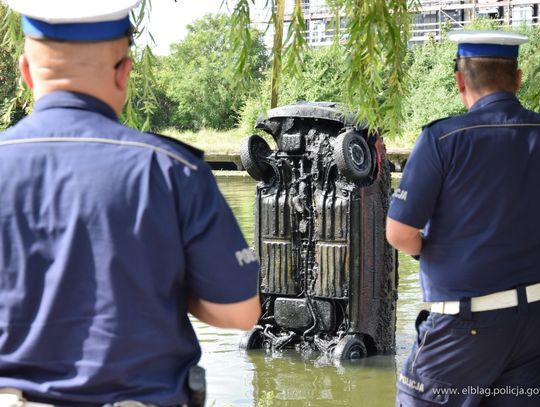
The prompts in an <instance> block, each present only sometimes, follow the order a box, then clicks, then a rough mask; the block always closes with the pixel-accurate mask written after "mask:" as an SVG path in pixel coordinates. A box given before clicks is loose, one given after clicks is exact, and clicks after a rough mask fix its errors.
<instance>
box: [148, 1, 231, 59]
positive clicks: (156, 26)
mask: <svg viewBox="0 0 540 407" xmlns="http://www.w3.org/2000/svg"><path fill="white" fill-rule="evenodd" d="M221 3H222V0H177V2H176V3H175V2H174V0H153V1H152V13H151V15H150V32H151V33H152V35H153V36H154V40H155V42H156V48H154V53H155V54H157V55H166V54H168V53H169V46H170V44H173V43H175V42H178V41H180V40H181V39H182V38H184V36H185V35H186V33H187V31H186V25H188V24H189V23H191V22H193V21H194V20H196V19H198V18H200V17H202V16H203V15H205V14H206V13H217V12H218V11H220V5H221ZM230 3H232V2H230ZM221 11H222V12H227V9H226V5H224V6H223V10H221Z"/></svg>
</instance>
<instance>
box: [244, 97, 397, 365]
mask: <svg viewBox="0 0 540 407" xmlns="http://www.w3.org/2000/svg"><path fill="white" fill-rule="evenodd" d="M356 123H357V120H356V115H355V114H347V113H346V112H345V111H343V110H342V109H341V108H340V106H339V105H337V104H335V103H299V104H294V105H289V106H284V107H279V108H275V109H272V110H270V111H269V112H268V116H267V117H266V118H260V119H259V120H258V121H257V125H256V127H257V128H258V129H261V130H263V131H265V132H266V133H268V134H270V135H271V136H272V137H273V139H274V140H275V142H276V145H277V148H276V149H274V150H273V149H271V148H270V146H269V145H268V143H267V142H266V141H265V140H264V139H263V138H262V137H260V136H258V135H253V136H251V137H249V138H247V139H245V140H244V142H243V144H242V147H241V159H242V164H243V166H244V168H245V169H246V170H247V172H248V173H249V174H250V175H251V176H252V177H253V178H254V179H256V180H257V181H259V182H258V184H257V192H256V197H255V228H254V236H255V237H254V240H255V242H254V243H255V252H256V254H257V256H258V257H259V260H260V262H261V274H260V294H261V299H262V307H263V314H262V316H261V318H260V320H259V324H258V325H257V326H256V327H255V328H254V329H253V330H252V331H250V332H249V333H247V335H245V336H244V338H243V339H242V342H241V344H240V346H241V347H242V348H244V349H254V348H267V349H269V348H272V349H281V348H284V347H287V348H290V347H294V348H296V349H298V350H318V351H321V352H326V353H330V354H332V355H333V356H334V357H335V358H337V359H357V358H361V357H364V356H367V355H370V354H375V353H387V352H392V351H393V350H394V344H395V318H396V313H395V306H396V298H397V258H396V253H395V252H394V250H393V249H392V248H391V247H390V246H389V244H388V243H387V242H386V239H385V218H386V213H387V210H388V203H389V197H390V190H391V186H390V183H391V179H390V170H389V162H388V161H387V159H386V156H385V147H384V144H383V142H382V139H381V137H380V136H379V134H378V133H377V132H372V133H370V132H368V129H367V128H366V127H365V126H362V125H360V126H359V125H357V124H356Z"/></svg>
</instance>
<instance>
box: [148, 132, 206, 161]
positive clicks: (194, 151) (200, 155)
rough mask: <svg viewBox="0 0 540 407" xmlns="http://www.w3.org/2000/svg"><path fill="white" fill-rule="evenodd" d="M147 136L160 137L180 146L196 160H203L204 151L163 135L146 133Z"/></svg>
mask: <svg viewBox="0 0 540 407" xmlns="http://www.w3.org/2000/svg"><path fill="white" fill-rule="evenodd" d="M148 134H151V135H153V136H156V137H162V138H165V139H167V140H168V141H172V142H174V143H176V144H179V145H180V146H182V148H184V149H186V150H187V151H189V152H190V153H191V154H193V155H194V156H196V157H197V158H200V159H201V160H202V159H204V151H203V150H199V149H198V148H195V147H193V146H190V145H189V144H187V143H184V142H183V141H180V140H177V139H175V138H173V137H169V136H165V135H163V134H158V133H152V132H148Z"/></svg>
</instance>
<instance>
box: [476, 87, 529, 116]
mask: <svg viewBox="0 0 540 407" xmlns="http://www.w3.org/2000/svg"><path fill="white" fill-rule="evenodd" d="M502 101H509V102H517V103H519V101H518V99H517V98H516V95H514V94H513V93H512V92H494V93H490V94H489V95H487V96H483V97H481V98H480V99H478V100H477V101H476V102H475V103H474V104H473V105H472V106H471V108H470V109H469V112H472V111H475V110H478V109H481V108H482V107H485V106H487V105H490V104H491V103H495V102H502Z"/></svg>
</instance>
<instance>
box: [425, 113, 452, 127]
mask: <svg viewBox="0 0 540 407" xmlns="http://www.w3.org/2000/svg"><path fill="white" fill-rule="evenodd" d="M452 117H453V116H447V117H441V118H440V119H437V120H433V121H431V122H429V123H428V124H425V125H423V126H422V130H424V129H425V128H427V127H431V126H432V125H434V124H435V123H438V122H442V121H443V120H448V119H451V118H452Z"/></svg>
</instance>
